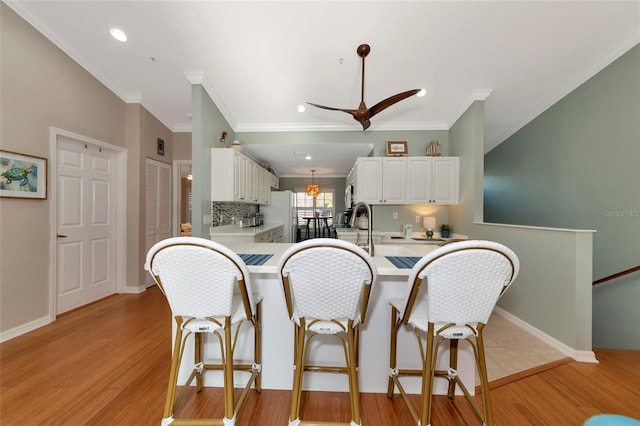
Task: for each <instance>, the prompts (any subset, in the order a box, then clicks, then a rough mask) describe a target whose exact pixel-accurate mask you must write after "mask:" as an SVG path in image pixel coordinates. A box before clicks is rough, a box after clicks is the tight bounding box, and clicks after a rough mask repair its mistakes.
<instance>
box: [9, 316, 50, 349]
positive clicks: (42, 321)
mask: <svg viewBox="0 0 640 426" xmlns="http://www.w3.org/2000/svg"><path fill="white" fill-rule="evenodd" d="M47 324H51V320H50V318H49V316H48V315H47V316H46V317H42V318H38V319H36V320H33V321H30V322H28V323H26V324H22V325H19V326H18V327H15V328H12V329H10V330H7V331H3V332H2V333H0V343H2V342H6V341H7V340H11V339H13V338H15V337H18V336H22V335H23V334H26V333H28V332H30V331H33V330H36V329H38V328H40V327H44V326H45V325H47Z"/></svg>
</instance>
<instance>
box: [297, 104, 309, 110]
mask: <svg viewBox="0 0 640 426" xmlns="http://www.w3.org/2000/svg"><path fill="white" fill-rule="evenodd" d="M306 110H307V108H306V107H305V106H304V105H298V112H305V111H306Z"/></svg>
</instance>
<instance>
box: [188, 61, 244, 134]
mask: <svg viewBox="0 0 640 426" xmlns="http://www.w3.org/2000/svg"><path fill="white" fill-rule="evenodd" d="M184 76H185V77H186V78H187V80H188V81H189V83H191V84H192V85H193V84H200V85H202V87H204V90H206V91H207V93H208V94H209V96H210V97H211V99H212V100H213V103H214V104H216V107H217V108H218V110H219V111H220V113H221V114H222V116H223V117H224V119H225V120H227V123H228V124H229V126H231V128H232V129H235V128H236V127H237V121H236V119H235V117H234V116H233V114H232V113H231V111H230V110H229V108H228V107H227V105H226V104H225V103H224V101H223V100H222V98H221V97H220V94H219V93H218V91H217V90H216V88H215V86H214V85H213V83H212V82H211V80H210V79H209V77H207V75H206V73H205V72H204V71H186V72H185V73H184Z"/></svg>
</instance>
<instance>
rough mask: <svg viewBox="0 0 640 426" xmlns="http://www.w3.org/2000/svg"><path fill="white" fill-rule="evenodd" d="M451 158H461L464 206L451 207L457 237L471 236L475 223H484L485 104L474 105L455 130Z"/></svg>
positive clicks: (450, 134) (458, 121)
mask: <svg viewBox="0 0 640 426" xmlns="http://www.w3.org/2000/svg"><path fill="white" fill-rule="evenodd" d="M449 138H450V146H451V148H450V155H452V156H454V157H460V202H459V203H458V205H457V206H451V207H449V221H450V224H451V226H452V228H453V229H454V231H455V232H456V233H459V234H463V235H470V233H471V226H472V224H473V222H481V221H482V203H483V199H482V176H483V173H482V169H483V146H484V101H476V102H474V103H473V104H472V105H471V106H470V107H469V109H467V111H465V113H464V114H462V116H461V117H460V118H459V119H458V120H457V121H456V122H455V123H454V125H453V126H451V129H450V133H449Z"/></svg>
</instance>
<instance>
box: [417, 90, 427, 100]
mask: <svg viewBox="0 0 640 426" xmlns="http://www.w3.org/2000/svg"><path fill="white" fill-rule="evenodd" d="M426 94H427V91H426V90H425V89H422V90H420V91H419V92H418V93H416V96H417V97H419V98H421V97H423V96H424V95H426Z"/></svg>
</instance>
